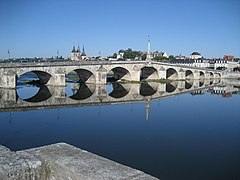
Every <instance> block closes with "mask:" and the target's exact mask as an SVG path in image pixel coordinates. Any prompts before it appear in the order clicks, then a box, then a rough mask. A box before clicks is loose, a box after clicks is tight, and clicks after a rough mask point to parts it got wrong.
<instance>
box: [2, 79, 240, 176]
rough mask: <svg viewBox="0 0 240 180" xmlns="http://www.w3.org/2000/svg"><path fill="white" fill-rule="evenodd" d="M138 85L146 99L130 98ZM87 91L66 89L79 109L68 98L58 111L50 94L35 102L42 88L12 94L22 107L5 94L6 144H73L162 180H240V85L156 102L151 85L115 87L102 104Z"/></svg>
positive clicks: (14, 146) (18, 146)
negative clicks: (24, 103) (130, 89)
mask: <svg viewBox="0 0 240 180" xmlns="http://www.w3.org/2000/svg"><path fill="white" fill-rule="evenodd" d="M133 86H134V87H135V86H137V87H140V88H141V89H140V90H139V91H136V92H138V93H140V95H141V96H139V95H138V96H137V95H136V94H135V96H134V95H131V96H128V95H127V93H128V92H129V89H128V88H129V87H130V88H133ZM76 87H77V88H76ZM81 87H84V88H83V90H82V91H78V88H79V85H78V84H77V85H75V86H73V84H70V83H68V85H67V87H66V88H65V94H64V95H63V96H66V97H69V98H71V97H72V98H73V97H74V98H73V99H74V103H75V104H74V105H73V103H70V105H64V103H65V104H66V102H67V101H66V100H64V101H62V103H59V105H56V104H53V105H52V106H51V105H49V104H48V103H49V102H50V101H49V102H48V100H47V99H49V98H50V99H51V98H52V97H51V96H49V97H48V98H43V96H44V93H46V92H47V91H46V90H44V91H43V93H39V94H40V95H39V97H34V96H35V94H37V92H38V91H39V87H37V86H33V85H26V84H25V85H24V84H21V83H19V85H18V87H17V90H16V92H14V93H10V94H17V95H16V97H13V99H15V101H16V102H20V101H22V102H26V103H27V106H24V108H23V109H21V103H20V104H17V103H16V102H14V101H13V100H12V99H11V100H9V101H11V103H9V104H7V102H5V101H8V100H5V99H4V98H5V96H4V93H5V91H6V90H0V92H1V93H0V94H2V95H1V96H0V102H1V103H2V105H1V107H2V108H1V111H0V144H1V145H4V146H6V147H8V148H10V149H11V150H14V151H16V150H22V149H27V148H33V147H38V146H43V145H48V144H52V143H57V142H66V143H69V144H71V145H74V146H76V147H79V148H81V149H85V150H87V151H90V152H93V153H95V154H98V155H100V156H103V157H106V158H108V159H111V160H113V161H116V162H119V163H121V164H124V165H127V166H130V167H133V168H136V169H139V170H142V171H144V172H146V173H148V174H151V175H153V176H155V177H158V178H160V179H161V180H175V179H194V180H195V179H218V180H219V179H234V180H235V179H240V171H239V169H240V115H239V112H240V92H239V87H238V86H234V85H226V84H225V85H224V86H223V85H221V86H216V87H213V86H211V87H206V88H201V89H197V90H195V89H194V90H192V91H188V92H186V93H179V92H180V91H179V92H178V93H176V95H175V94H174V93H172V94H169V95H166V96H163V97H162V98H161V96H160V98H156V97H157V96H154V93H156V89H155V88H149V87H148V86H147V85H141V86H139V85H119V84H117V85H116V84H115V85H113V84H108V85H107V86H105V87H104V88H105V91H106V92H105V99H104V97H103V96H100V95H99V96H97V97H98V100H99V101H98V102H94V101H95V100H96V98H95V97H93V96H95V95H94V94H93V93H90V94H89V92H91V90H92V88H86V87H85V86H83V85H81ZM116 87H117V88H116ZM122 87H128V88H126V89H127V90H126V89H125V90H124V88H122ZM150 87H151V86H150ZM104 88H103V89H104ZM144 88H145V89H144ZM49 89H50V88H49ZM135 89H137V88H135ZM154 89H155V90H154ZM96 90H97V88H95V91H96ZM113 90H114V93H113ZM125 91H126V92H125ZM152 91H153V92H152ZM157 91H158V90H157ZM51 92H52V91H51V90H49V92H48V93H50V94H51ZM54 92H57V91H56V90H55V91H54ZM77 92H78V93H77ZM144 92H145V93H144ZM150 92H151V93H150ZM183 92H184V91H183ZM76 93H77V94H78V98H77V97H76V96H74V94H76ZM148 93H149V94H148ZM5 94H6V93H5ZM79 94H83V95H82V96H81V95H79ZM87 94H89V95H87ZM110 94H111V95H112V97H111V98H109V99H106V96H109V95H110ZM133 94H134V93H133ZM159 94H161V93H159ZM162 94H164V92H162ZM12 96H14V95H10V98H11V97H12ZM84 97H85V99H84ZM100 97H101V98H100ZM8 98H9V97H8ZM131 98H133V99H131ZM116 99H117V101H115V100H116ZM39 101H41V103H42V105H41V104H39ZM44 102H45V103H44ZM51 102H56V101H51ZM4 103H5V104H4ZM14 103H16V104H14ZM76 103H77V104H76ZM6 104H7V105H6ZM29 104H30V106H29ZM5 107H6V108H5ZM44 107H46V108H44Z"/></svg>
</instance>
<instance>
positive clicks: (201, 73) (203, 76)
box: [199, 71, 205, 79]
mask: <svg viewBox="0 0 240 180" xmlns="http://www.w3.org/2000/svg"><path fill="white" fill-rule="evenodd" d="M199 78H200V79H204V78H205V74H204V72H203V71H199Z"/></svg>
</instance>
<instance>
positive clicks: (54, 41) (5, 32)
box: [0, 0, 240, 58]
mask: <svg viewBox="0 0 240 180" xmlns="http://www.w3.org/2000/svg"><path fill="white" fill-rule="evenodd" d="M148 35H150V37H151V47H152V50H158V51H166V52H167V53H168V54H173V55H179V54H180V53H181V54H183V55H186V56H189V54H190V53H192V52H193V51H198V52H200V53H201V54H202V55H203V56H204V57H209V58H211V57H223V55H224V54H228V55H234V56H237V57H240V1H239V0H165V1H163V0H121V1H117V0H41V1H40V0H39V1H36V0H21V1H20V0H0V58H7V57H8V53H7V52H8V49H10V52H11V56H12V57H35V56H38V57H51V56H56V55H57V49H58V50H59V53H60V55H63V56H64V57H67V56H69V55H70V51H71V50H72V46H73V45H78V43H79V45H80V47H82V46H83V45H84V46H85V50H86V53H87V55H90V56H95V55H98V54H99V51H100V52H101V55H111V54H113V53H114V52H117V51H118V50H119V49H126V48H132V49H135V50H143V51H144V50H146V49H147V38H148Z"/></svg>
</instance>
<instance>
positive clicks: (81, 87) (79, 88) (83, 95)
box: [69, 83, 95, 101]
mask: <svg viewBox="0 0 240 180" xmlns="http://www.w3.org/2000/svg"><path fill="white" fill-rule="evenodd" d="M72 85H73V86H72V87H71V88H72V90H76V91H75V92H74V94H72V95H71V96H69V98H70V99H73V100H78V101H79V100H85V99H88V98H90V97H91V96H92V95H93V94H94V92H95V85H94V84H85V83H80V84H79V83H78V84H72Z"/></svg>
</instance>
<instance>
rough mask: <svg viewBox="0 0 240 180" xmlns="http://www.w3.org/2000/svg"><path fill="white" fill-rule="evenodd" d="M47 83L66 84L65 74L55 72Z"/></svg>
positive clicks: (53, 84) (54, 84)
mask: <svg viewBox="0 0 240 180" xmlns="http://www.w3.org/2000/svg"><path fill="white" fill-rule="evenodd" d="M46 85H52V86H65V85H66V80H65V74H55V75H54V76H53V77H51V78H50V79H49V81H48V82H47V84H46Z"/></svg>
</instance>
